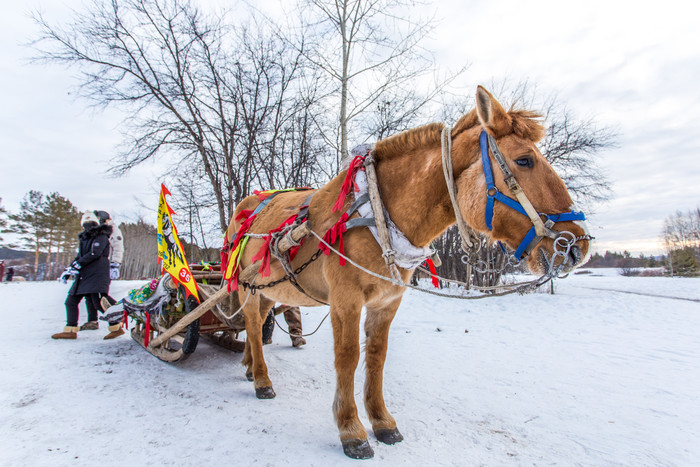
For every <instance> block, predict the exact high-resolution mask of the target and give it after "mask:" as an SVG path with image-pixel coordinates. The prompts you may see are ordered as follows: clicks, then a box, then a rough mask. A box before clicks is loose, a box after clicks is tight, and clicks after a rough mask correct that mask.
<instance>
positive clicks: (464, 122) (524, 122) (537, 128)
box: [452, 109, 547, 143]
mask: <svg viewBox="0 0 700 467" xmlns="http://www.w3.org/2000/svg"><path fill="white" fill-rule="evenodd" d="M508 117H510V125H511V130H512V132H513V133H514V134H515V135H516V136H518V137H519V138H523V139H526V140H529V141H532V142H533V143H537V142H538V141H540V140H541V139H542V138H544V135H545V134H546V133H547V129H546V128H545V127H544V125H542V123H541V122H540V121H541V119H542V115H540V114H538V113H537V112H532V111H530V110H514V109H510V110H509V111H508ZM479 124H480V122H479V117H478V116H477V114H476V109H474V110H472V111H471V112H469V113H468V114H466V115H464V116H463V117H462V118H460V119H459V120H458V121H457V123H456V124H455V126H454V128H453V130H452V137H453V138H454V137H456V136H457V135H458V134H460V133H461V132H463V131H466V130H469V129H471V128H473V127H475V126H477V125H479Z"/></svg>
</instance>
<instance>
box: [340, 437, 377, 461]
mask: <svg viewBox="0 0 700 467" xmlns="http://www.w3.org/2000/svg"><path fill="white" fill-rule="evenodd" d="M342 443H343V452H344V453H345V455H346V456H348V457H350V458H352V459H371V458H373V457H374V451H373V450H372V446H370V445H369V442H368V441H367V440H366V439H346V440H345V441H343V442H342Z"/></svg>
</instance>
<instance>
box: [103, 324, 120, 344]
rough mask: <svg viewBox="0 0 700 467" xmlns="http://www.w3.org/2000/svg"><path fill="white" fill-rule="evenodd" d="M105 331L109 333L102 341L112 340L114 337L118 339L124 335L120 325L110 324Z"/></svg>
mask: <svg viewBox="0 0 700 467" xmlns="http://www.w3.org/2000/svg"><path fill="white" fill-rule="evenodd" d="M107 329H108V330H109V331H110V332H109V334H107V335H106V336H105V338H104V340H108V339H114V338H115V337H119V336H121V335H122V334H124V330H123V329H122V323H117V324H112V325H111V326H110V327H108V328H107Z"/></svg>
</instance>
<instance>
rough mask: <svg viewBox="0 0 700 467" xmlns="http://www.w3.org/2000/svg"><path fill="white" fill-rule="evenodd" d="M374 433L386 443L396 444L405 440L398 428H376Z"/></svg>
mask: <svg viewBox="0 0 700 467" xmlns="http://www.w3.org/2000/svg"><path fill="white" fill-rule="evenodd" d="M374 435H375V436H376V437H377V439H378V440H379V441H381V442H382V443H384V444H396V443H398V442H400V441H403V435H402V434H401V433H400V432H399V429H398V428H393V429H391V428H383V429H381V430H376V431H375V432H374Z"/></svg>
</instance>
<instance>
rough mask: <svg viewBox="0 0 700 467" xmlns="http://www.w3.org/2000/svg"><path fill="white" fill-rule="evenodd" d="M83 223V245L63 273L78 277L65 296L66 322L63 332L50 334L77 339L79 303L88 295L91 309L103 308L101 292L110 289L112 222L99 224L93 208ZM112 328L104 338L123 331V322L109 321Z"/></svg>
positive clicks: (64, 275)
mask: <svg viewBox="0 0 700 467" xmlns="http://www.w3.org/2000/svg"><path fill="white" fill-rule="evenodd" d="M80 223H81V224H82V226H83V229H84V230H83V231H82V232H81V233H80V235H79V236H78V239H79V241H80V246H79V248H78V256H76V258H75V261H73V263H72V264H71V265H70V266H69V267H68V268H66V270H65V271H64V272H63V274H61V280H62V281H63V282H64V283H65V282H66V281H67V279H68V277H70V276H74V277H75V280H74V281H73V285H72V286H71V288H70V291H69V292H68V297H67V298H66V303H65V304H66V326H65V328H64V329H63V332H59V333H57V334H54V335H53V336H51V337H52V338H54V339H75V338H77V336H78V330H79V328H78V317H79V313H80V312H79V309H78V305H79V304H80V302H81V301H82V299H83V298H85V300H86V302H87V306H88V310H91V311H93V310H94V311H95V315H96V311H97V310H100V311H103V310H102V308H101V307H100V294H101V293H107V292H109V281H110V279H109V236H110V234H111V233H112V227H111V226H110V225H106V224H102V225H100V223H99V220H98V218H97V216H96V215H95V213H94V212H93V211H86V212H85V213H84V214H83V217H82V219H81V220H80ZM109 324H110V326H109V330H110V331H111V332H110V334H108V335H107V336H106V337H105V339H112V338H114V337H118V336H120V335H122V334H124V331H123V330H122V329H121V322H116V323H109Z"/></svg>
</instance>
